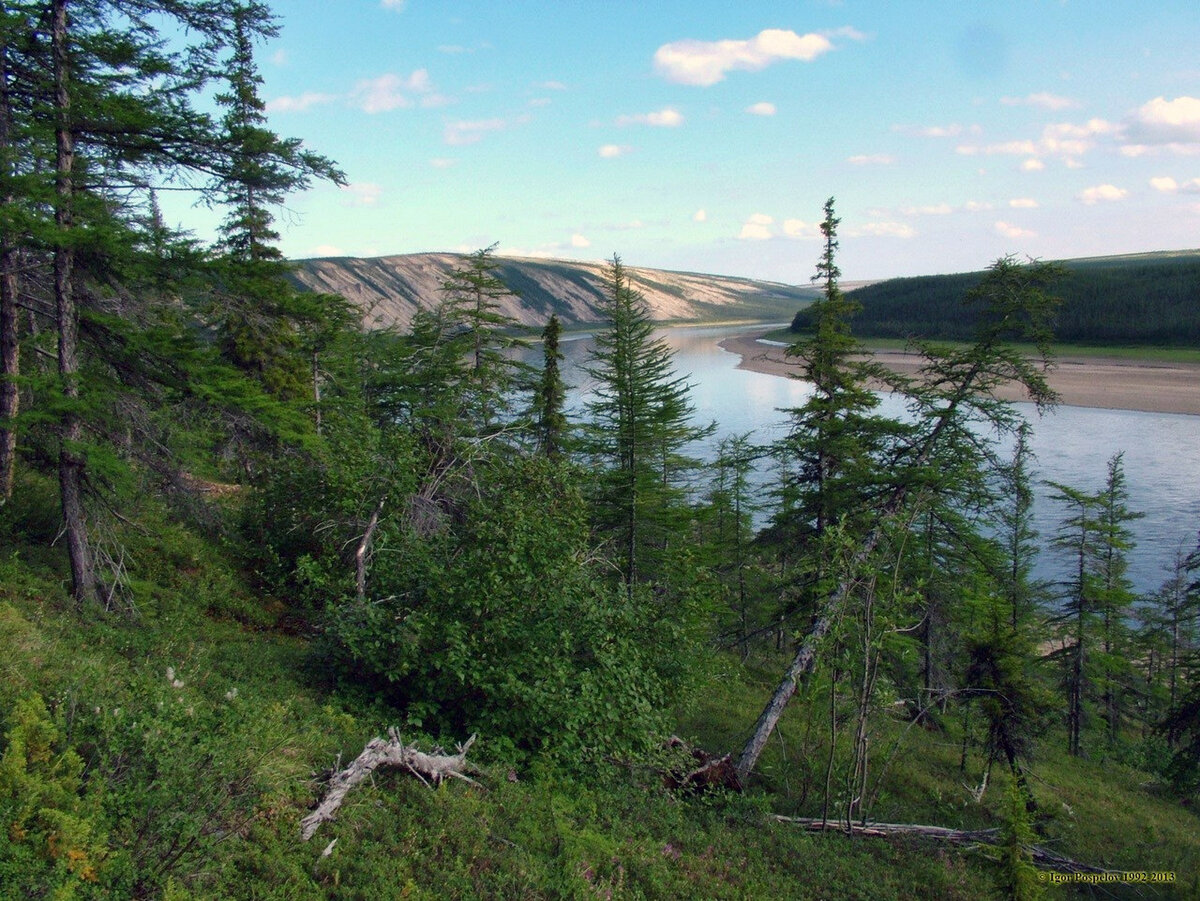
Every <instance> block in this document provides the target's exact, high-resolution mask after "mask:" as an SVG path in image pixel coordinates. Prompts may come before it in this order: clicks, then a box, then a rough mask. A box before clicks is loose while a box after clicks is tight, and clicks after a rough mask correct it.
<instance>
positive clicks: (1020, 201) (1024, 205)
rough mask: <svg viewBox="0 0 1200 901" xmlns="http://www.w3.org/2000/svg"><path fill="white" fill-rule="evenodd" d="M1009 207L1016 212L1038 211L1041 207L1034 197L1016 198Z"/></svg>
mask: <svg viewBox="0 0 1200 901" xmlns="http://www.w3.org/2000/svg"><path fill="white" fill-rule="evenodd" d="M1008 205H1009V206H1010V207H1012V208H1013V209H1014V210H1036V209H1037V208H1038V206H1040V204H1039V203H1038V202H1037V201H1036V200H1034V199H1033V198H1032V197H1014V198H1013V199H1012V200H1010V201H1009V202H1008Z"/></svg>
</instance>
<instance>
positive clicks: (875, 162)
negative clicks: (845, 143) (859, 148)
mask: <svg viewBox="0 0 1200 901" xmlns="http://www.w3.org/2000/svg"><path fill="white" fill-rule="evenodd" d="M846 162H848V163H850V164H851V165H853V166H890V165H891V164H892V163H894V162H896V158H895V157H894V156H889V155H888V154H886V153H860V154H859V155H858V156H852V157H849V158H848V159H847V160H846Z"/></svg>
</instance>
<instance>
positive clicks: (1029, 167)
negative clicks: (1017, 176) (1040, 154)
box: [1021, 157, 1046, 172]
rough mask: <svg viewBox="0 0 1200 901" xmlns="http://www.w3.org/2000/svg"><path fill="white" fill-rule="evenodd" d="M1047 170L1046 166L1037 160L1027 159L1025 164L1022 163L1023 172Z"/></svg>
mask: <svg viewBox="0 0 1200 901" xmlns="http://www.w3.org/2000/svg"><path fill="white" fill-rule="evenodd" d="M1045 168H1046V164H1045V163H1043V162H1042V161H1041V160H1039V159H1037V158H1032V157H1031V158H1030V159H1027V160H1026V161H1025V162H1023V163H1021V171H1022V172H1041V171H1042V170H1043V169H1045Z"/></svg>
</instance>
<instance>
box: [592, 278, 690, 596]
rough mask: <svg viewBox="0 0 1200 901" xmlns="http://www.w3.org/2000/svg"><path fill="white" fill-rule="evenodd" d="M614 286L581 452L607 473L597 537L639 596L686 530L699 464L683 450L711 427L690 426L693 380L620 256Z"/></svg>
mask: <svg viewBox="0 0 1200 901" xmlns="http://www.w3.org/2000/svg"><path fill="white" fill-rule="evenodd" d="M606 287H607V292H608V296H607V302H606V304H605V308H604V313H605V320H606V321H605V328H604V329H603V330H602V331H601V332H599V333H598V334H597V335H596V339H595V345H594V348H593V351H592V355H591V357H590V359H589V361H588V363H587V365H586V366H585V367H584V371H585V372H586V373H587V375H588V376H589V377H590V378H591V379H592V380H593V381H594V382H595V392H594V394H593V397H592V399H591V400H590V401H589V402H588V404H587V422H586V424H585V426H584V433H583V449H584V451H585V454H586V455H587V456H589V457H590V458H591V459H592V460H594V461H595V462H596V464H597V466H598V468H599V471H598V474H597V477H596V486H595V497H594V499H593V508H594V511H595V514H594V515H595V520H596V522H595V525H596V532H597V534H598V535H599V536H600V537H602V538H603V539H604V540H605V541H607V542H609V543H610V544H611V545H612V547H613V548H614V549H615V551H616V555H617V560H618V569H619V571H620V574H621V580H622V582H623V583H624V584H625V585H626V586H627V588H628V590H629V591H630V592H632V591H633V586H634V585H635V584H637V583H639V582H643V581H652V580H654V579H655V578H656V574H657V573H658V572H659V571H660V568H661V564H662V562H663V561H664V558H665V555H666V553H667V552H668V548H669V547H670V546H671V544H672V542H673V541H674V540H675V539H676V538H678V536H679V534H680V528H681V519H682V515H683V509H684V508H683V501H684V498H683V492H682V489H681V485H680V479H681V476H682V475H683V473H684V472H685V471H686V470H687V469H689V468H691V466H692V461H691V460H690V458H688V456H687V455H686V452H685V451H686V448H687V445H688V444H689V443H690V442H692V441H694V440H697V439H699V438H700V437H702V436H704V435H705V434H707V433H708V432H709V431H710V429H708V428H705V427H698V426H696V425H694V424H693V423H692V414H693V412H694V411H693V407H692V404H691V401H690V400H689V398H688V392H689V388H688V384H687V381H686V379H685V378H683V377H682V376H678V375H676V374H675V372H674V369H673V366H672V359H671V350H670V348H669V347H668V346H667V344H666V342H664V341H663V340H662V339H661V338H656V337H654V324H653V322H651V320H650V312H649V309H648V308H647V305H646V301H645V298H643V296H642V295H641V293H640V292H638V291H637V290H636V289H635V288H634V287H633V285H632V284H631V282H630V276H629V273H628V271H627V270H626V269H625V266H624V264H622V262H621V258H620V257H619V256H616V255H614V256H613V258H612V260H611V261H610V263H609V267H608V272H607V274H606Z"/></svg>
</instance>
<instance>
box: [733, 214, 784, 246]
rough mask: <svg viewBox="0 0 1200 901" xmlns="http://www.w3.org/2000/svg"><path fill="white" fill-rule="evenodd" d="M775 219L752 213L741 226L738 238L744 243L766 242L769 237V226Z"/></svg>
mask: <svg viewBox="0 0 1200 901" xmlns="http://www.w3.org/2000/svg"><path fill="white" fill-rule="evenodd" d="M774 223H775V219H774V218H773V217H771V216H768V215H767V214H766V213H754V214H752V215H751V216H750V218H749V219H747V220H746V223H745V224H744V225H743V226H742V230H741V232H740V233H739V234H738V237H739V238H741V239H742V240H744V241H766V240H767V239H769V238H770V237H771V226H772V225H773V224H774Z"/></svg>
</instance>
